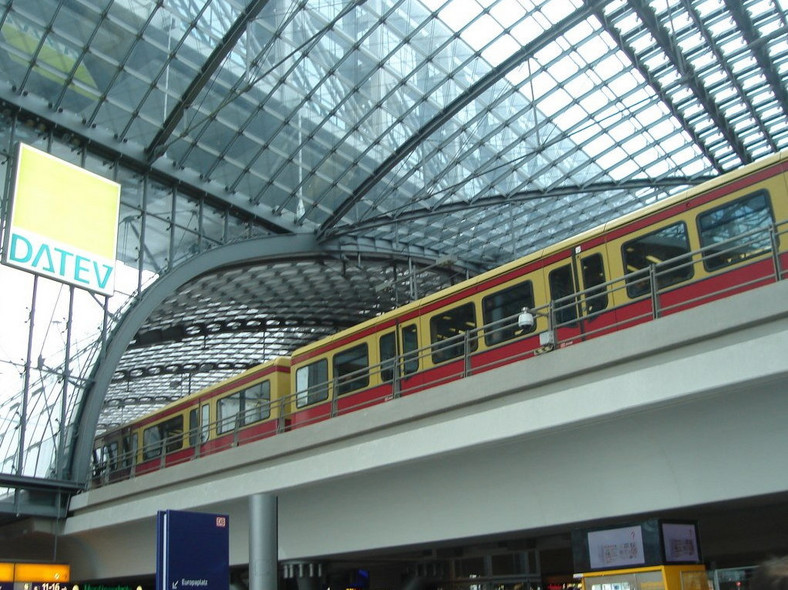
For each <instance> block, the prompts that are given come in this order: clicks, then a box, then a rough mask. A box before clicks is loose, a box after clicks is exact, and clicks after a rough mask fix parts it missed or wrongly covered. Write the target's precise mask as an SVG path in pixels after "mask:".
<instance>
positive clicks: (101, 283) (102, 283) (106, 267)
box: [93, 260, 113, 289]
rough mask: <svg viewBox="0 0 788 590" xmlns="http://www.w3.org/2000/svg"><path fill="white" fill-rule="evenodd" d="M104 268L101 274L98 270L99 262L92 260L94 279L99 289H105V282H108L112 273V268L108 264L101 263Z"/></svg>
mask: <svg viewBox="0 0 788 590" xmlns="http://www.w3.org/2000/svg"><path fill="white" fill-rule="evenodd" d="M101 266H102V267H103V269H104V271H105V272H104V276H103V277H102V276H101V272H100V271H99V263H98V262H96V261H95V260H94V261H93V270H94V271H95V272H96V280H97V281H98V286H99V287H100V288H101V289H105V288H106V287H107V283H108V282H109V277H110V275H111V274H112V271H113V268H112V267H111V266H110V265H109V264H102V265H101Z"/></svg>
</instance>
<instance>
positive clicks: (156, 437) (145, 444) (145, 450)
mask: <svg viewBox="0 0 788 590" xmlns="http://www.w3.org/2000/svg"><path fill="white" fill-rule="evenodd" d="M160 455H161V430H159V426H158V425H156V426H151V427H150V428H146V429H145V430H143V431H142V460H143V461H148V460H149V459H155V458H156V457H159V456H160Z"/></svg>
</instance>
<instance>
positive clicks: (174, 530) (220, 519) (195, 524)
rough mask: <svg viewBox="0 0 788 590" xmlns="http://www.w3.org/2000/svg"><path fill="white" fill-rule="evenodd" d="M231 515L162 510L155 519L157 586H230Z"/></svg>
mask: <svg viewBox="0 0 788 590" xmlns="http://www.w3.org/2000/svg"><path fill="white" fill-rule="evenodd" d="M229 531H230V529H229V519H228V518H227V516H226V515H222V514H206V513H203V512H181V511H177V510H165V511H161V512H159V513H158V515H157V519H156V590H229V588H230V532H229Z"/></svg>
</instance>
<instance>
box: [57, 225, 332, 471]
mask: <svg viewBox="0 0 788 590" xmlns="http://www.w3.org/2000/svg"><path fill="white" fill-rule="evenodd" d="M326 254H327V250H326V249H325V248H323V247H322V246H320V245H319V244H318V243H317V240H316V239H315V236H314V234H312V233H308V234H307V233H303V234H291V235H286V236H274V237H265V238H258V239H252V240H245V241H243V242H237V243H234V244H228V245H226V246H221V247H218V248H215V249H213V250H208V251H206V252H203V253H201V254H198V255H196V256H194V257H192V258H190V259H188V260H187V261H185V262H184V263H183V264H181V265H179V266H177V267H175V268H173V269H172V270H171V271H170V272H168V273H166V274H164V275H162V276H161V277H160V278H159V279H158V280H157V281H156V282H155V283H154V284H153V285H151V287H149V288H148V289H147V290H146V291H145V292H144V293H143V295H142V297H140V299H139V300H138V301H137V302H136V303H135V304H134V305H133V306H132V307H131V308H130V309H129V310H128V311H127V312H126V314H125V316H124V317H123V319H122V320H121V321H120V323H118V325H117V326H115V328H114V330H113V331H112V333H111V334H110V337H109V338H108V339H107V342H106V344H105V345H104V348H103V350H102V351H101V354H100V360H99V362H98V363H97V364H96V366H95V367H94V369H93V374H92V375H91V378H90V379H89V383H90V385H89V386H88V387H87V388H86V390H85V393H84V395H83V396H82V399H81V401H80V406H79V409H78V411H77V418H76V420H75V424H74V427H73V429H72V434H71V437H72V438H71V444H70V446H69V450H70V452H69V453H68V455H67V456H66V457H65V458H64V461H65V462H66V465H67V468H66V470H65V471H66V473H65V475H66V477H67V479H69V480H72V481H76V482H81V483H85V482H87V481H88V477H89V470H90V456H91V452H92V450H93V438H94V436H95V433H96V425H97V424H98V419H99V414H100V412H101V406H102V404H103V402H104V396H105V394H106V392H107V389H108V388H109V384H110V382H111V380H112V376H113V374H114V373H115V369H116V368H117V366H118V363H119V362H120V359H121V357H122V356H123V353H124V352H125V351H126V348H127V347H128V345H129V343H130V342H131V340H132V338H134V335H135V334H136V333H137V331H138V330H139V329H140V327H141V326H142V325H143V323H144V322H145V320H146V319H147V318H148V316H150V314H151V313H152V312H153V311H154V310H155V309H156V307H157V306H158V305H160V304H161V303H162V302H163V301H164V300H165V299H166V298H167V297H168V296H169V295H171V294H172V293H173V292H174V291H175V290H176V289H177V288H178V287H180V286H181V285H184V284H186V283H188V282H189V281H190V280H192V279H194V278H196V277H198V276H200V275H202V274H204V273H206V272H209V271H211V270H214V269H216V268H219V267H222V266H228V265H237V264H249V263H253V262H261V261H274V260H280V259H283V258H288V259H293V258H299V257H312V258H317V257H320V256H324V255H326Z"/></svg>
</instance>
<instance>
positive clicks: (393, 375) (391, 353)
mask: <svg viewBox="0 0 788 590" xmlns="http://www.w3.org/2000/svg"><path fill="white" fill-rule="evenodd" d="M379 346H380V363H381V368H380V379H381V382H383V383H390V384H391V393H392V394H393V395H400V394H401V393H403V392H405V393H409V389H410V388H412V387H413V386H414V385H415V383H414V382H413V376H414V375H416V374H417V373H418V371H419V366H420V362H419V361H420V359H419V339H418V328H417V326H416V323H415V322H411V323H407V324H404V325H397V326H396V327H395V329H393V330H391V331H390V332H386V333H384V334H382V335H381V336H380V340H379Z"/></svg>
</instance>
